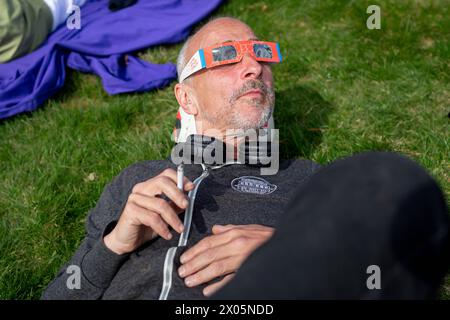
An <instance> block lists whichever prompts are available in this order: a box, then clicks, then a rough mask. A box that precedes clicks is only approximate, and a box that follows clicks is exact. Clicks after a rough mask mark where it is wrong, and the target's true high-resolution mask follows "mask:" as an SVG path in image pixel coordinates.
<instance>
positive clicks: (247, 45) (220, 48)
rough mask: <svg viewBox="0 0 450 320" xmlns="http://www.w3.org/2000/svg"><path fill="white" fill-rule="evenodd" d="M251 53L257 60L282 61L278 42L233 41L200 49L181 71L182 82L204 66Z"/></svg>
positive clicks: (222, 63)
mask: <svg viewBox="0 0 450 320" xmlns="http://www.w3.org/2000/svg"><path fill="white" fill-rule="evenodd" d="M247 52H248V53H249V54H250V55H251V56H252V57H253V58H254V59H255V60H256V61H263V62H272V63H278V62H281V60H282V57H281V52H280V46H279V45H278V43H276V42H267V41H256V40H243V41H231V42H225V43H221V44H217V45H214V46H209V47H206V48H203V49H200V50H198V51H197V52H196V53H195V54H194V55H193V56H192V58H191V59H190V60H189V62H188V63H187V64H186V66H185V67H184V69H183V72H181V76H180V82H182V81H183V80H184V79H186V78H188V77H189V76H191V75H193V74H194V73H196V72H197V71H200V70H202V69H204V68H213V67H217V66H220V65H224V64H229V63H236V62H239V61H241V60H242V58H243V57H244V53H247Z"/></svg>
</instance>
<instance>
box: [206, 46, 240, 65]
mask: <svg viewBox="0 0 450 320" xmlns="http://www.w3.org/2000/svg"><path fill="white" fill-rule="evenodd" d="M212 54H213V59H214V61H217V62H219V61H225V60H231V59H235V58H236V56H237V52H236V48H235V47H233V46H223V47H219V48H215V49H213V50H212Z"/></svg>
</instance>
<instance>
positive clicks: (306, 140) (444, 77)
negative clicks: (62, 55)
mask: <svg viewBox="0 0 450 320" xmlns="http://www.w3.org/2000/svg"><path fill="white" fill-rule="evenodd" d="M372 2H373V1H309V0H308V1H306V0H305V1H295V0H289V1H288V0H285V1H265V2H264V1H255V0H248V1H229V2H226V3H225V4H224V5H223V6H222V7H221V8H220V9H219V10H218V11H216V12H215V13H214V15H231V16H235V17H239V18H241V19H242V20H244V21H245V22H247V23H248V24H249V25H250V26H252V27H253V29H254V30H255V32H256V33H257V35H259V36H260V38H261V39H267V40H272V41H278V42H280V45H281V48H282V52H283V54H284V61H283V63H282V64H280V65H278V66H276V67H275V69H274V73H275V80H276V81H275V82H276V90H277V104H276V112H275V119H276V124H277V126H278V127H279V128H280V134H281V140H282V146H281V148H282V154H283V156H284V157H289V158H291V157H304V158H309V159H312V160H315V161H318V162H320V163H327V162H329V161H332V160H334V159H336V158H339V157H343V156H347V155H351V154H353V153H356V152H360V151H364V150H391V151H399V152H402V153H405V154H407V155H409V156H410V157H412V158H413V159H415V160H416V161H418V162H419V163H420V164H422V165H423V166H424V167H425V168H427V169H428V171H429V172H430V173H431V174H432V175H433V176H434V177H435V178H436V179H437V181H438V182H439V183H440V185H441V186H442V188H443V190H444V192H445V194H446V196H447V199H448V196H449V193H450V178H449V174H448V173H449V167H450V165H449V154H450V148H449V139H448V133H449V131H448V129H449V128H448V126H449V119H448V117H447V114H448V112H449V103H450V79H449V75H450V72H449V66H450V63H449V61H450V43H449V39H450V34H449V30H450V19H448V17H449V16H450V12H449V11H450V10H449V8H450V6H449V5H448V4H449V3H448V1H425V0H424V1H419V0H416V1H393V0H392V1H377V4H379V5H380V6H381V10H382V29H381V30H368V29H367V28H366V19H367V17H368V15H367V14H366V8H367V6H368V5H370V4H372ZM179 48H180V45H175V46H168V47H165V46H164V47H156V48H152V49H149V50H148V51H146V52H144V53H143V57H144V58H145V59H148V60H151V61H154V62H167V61H172V62H174V61H175V60H176V56H177V53H178V50H179ZM176 110H177V104H176V100H175V98H174V96H173V84H172V86H171V87H168V88H166V89H164V90H159V91H155V92H149V93H145V94H129V95H119V96H108V95H107V94H106V93H105V92H104V91H103V89H102V86H101V83H100V81H99V79H98V78H96V77H95V76H92V75H86V74H80V73H77V72H73V71H72V72H69V73H68V78H67V81H66V84H65V86H64V88H63V90H61V92H60V93H59V94H58V95H57V96H55V97H54V98H53V99H51V100H50V101H48V102H47V103H45V105H44V106H42V107H41V108H39V110H37V111H36V112H34V113H32V114H28V115H21V116H18V117H15V118H13V119H10V120H7V121H3V122H1V123H0V137H2V142H1V144H0V169H1V170H0V299H36V298H39V296H40V294H41V292H42V290H43V289H44V288H45V287H46V285H47V284H48V283H49V281H50V280H51V279H52V278H53V277H54V275H55V274H56V272H57V270H58V269H59V267H60V266H61V265H62V263H64V262H65V261H67V260H68V259H69V258H70V256H71V254H72V253H73V252H74V250H75V249H76V248H77V246H78V245H79V243H80V241H81V239H82V238H83V235H84V221H85V218H86V214H87V212H88V210H89V209H90V208H91V207H93V206H94V205H95V203H96V201H97V199H98V197H99V195H100V193H101V191H102V189H103V187H104V185H105V184H106V183H107V182H109V181H110V180H111V179H112V178H113V177H114V176H115V175H116V174H118V173H119V172H120V171H121V170H122V169H123V168H125V167H126V166H128V165H130V164H132V163H134V162H136V161H139V160H144V159H161V158H165V157H167V156H168V155H169V151H170V148H171V140H170V136H169V133H170V132H171V129H172V127H173V124H174V117H175V112H176ZM441 298H444V299H450V278H447V281H446V283H445V284H444V286H443V288H442V293H441Z"/></svg>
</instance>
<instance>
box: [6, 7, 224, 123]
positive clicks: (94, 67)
mask: <svg viewBox="0 0 450 320" xmlns="http://www.w3.org/2000/svg"><path fill="white" fill-rule="evenodd" d="M220 2H221V0H139V1H138V2H137V3H136V4H135V5H133V6H131V7H128V8H126V9H123V10H120V11H117V12H111V11H109V9H108V0H88V2H87V3H86V4H85V5H84V6H83V7H82V8H81V29H79V30H77V29H73V30H69V29H68V28H67V27H66V25H65V24H63V25H61V26H60V27H59V28H58V29H57V30H56V31H55V32H54V33H52V34H51V36H50V37H49V38H48V39H47V41H46V42H45V43H44V44H43V45H42V46H41V47H40V48H39V49H38V50H36V51H35V52H33V53H31V54H29V55H26V56H24V57H22V58H19V59H16V60H13V61H11V62H9V63H5V64H0V119H2V118H7V117H11V116H13V115H15V114H18V113H21V112H25V111H32V110H35V109H36V108H37V107H38V106H40V105H41V104H42V103H43V102H45V100H46V99H48V98H49V97H51V96H52V95H53V94H55V93H56V92H57V91H58V90H59V89H60V88H61V87H62V86H63V84H64V80H65V77H66V71H65V68H66V65H67V66H69V67H70V68H73V69H75V70H79V71H82V72H92V73H95V74H97V75H98V76H99V77H101V79H102V83H103V87H104V88H105V90H106V92H108V93H109V94H117V93H124V92H136V91H147V90H151V89H155V88H161V87H163V86H166V85H168V84H169V83H170V81H172V80H173V79H174V78H176V68H175V65H173V64H152V63H148V62H146V61H143V60H141V59H139V58H137V57H135V56H133V55H130V56H128V59H127V63H125V59H124V54H125V53H130V52H133V51H137V50H141V49H144V48H147V47H150V46H154V45H159V44H169V43H177V42H180V41H182V40H184V39H185V38H186V37H187V35H188V34H189V31H190V29H191V27H192V26H193V25H194V24H195V23H197V22H199V21H200V20H201V19H203V18H204V17H205V16H207V15H208V14H209V13H211V11H213V10H214V9H215V8H216V7H217V6H218V5H219V4H220Z"/></svg>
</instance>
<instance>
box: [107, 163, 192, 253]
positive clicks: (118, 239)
mask: <svg viewBox="0 0 450 320" xmlns="http://www.w3.org/2000/svg"><path fill="white" fill-rule="evenodd" d="M183 188H184V190H185V191H190V190H192V189H193V188H194V184H193V183H192V182H190V181H189V180H188V179H187V178H186V177H184V180H183ZM161 195H165V196H166V197H167V198H168V199H170V200H171V201H167V200H164V199H162V198H161V197H160V196H161ZM187 206H188V198H187V196H186V195H185V194H184V193H183V191H181V190H180V189H178V188H177V173H176V172H175V170H173V169H166V170H164V171H163V172H161V173H160V174H159V175H157V176H156V177H154V178H151V179H149V180H147V181H144V182H141V183H138V184H136V185H135V186H134V187H133V190H132V191H131V194H130V195H129V196H128V200H127V203H126V204H125V208H124V210H123V212H122V214H121V216H120V218H119V221H118V222H117V225H116V226H115V228H114V229H113V230H112V231H111V232H110V233H109V234H108V235H107V236H105V238H104V242H105V245H106V246H107V247H108V248H109V249H110V250H112V251H113V252H115V253H117V254H124V253H128V252H132V251H134V250H136V248H138V247H139V246H140V245H141V244H143V243H145V242H146V241H148V240H151V239H153V238H155V237H157V236H158V235H159V236H161V237H163V238H164V239H166V240H170V239H171V238H172V234H171V233H170V231H169V227H168V226H171V227H172V228H173V229H174V230H176V231H177V232H178V233H182V232H183V223H182V222H181V220H180V218H179V217H178V214H179V213H181V212H183V211H184V209H186V208H187Z"/></svg>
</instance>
